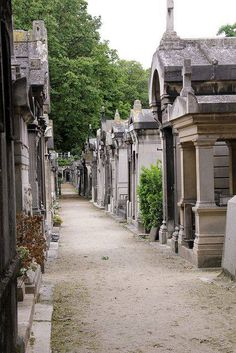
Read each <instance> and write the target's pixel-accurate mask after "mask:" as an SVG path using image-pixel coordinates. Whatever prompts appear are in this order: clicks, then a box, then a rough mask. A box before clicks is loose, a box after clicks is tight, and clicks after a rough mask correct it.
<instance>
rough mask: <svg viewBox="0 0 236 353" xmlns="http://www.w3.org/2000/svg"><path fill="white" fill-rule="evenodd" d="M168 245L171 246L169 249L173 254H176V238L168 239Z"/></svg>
mask: <svg viewBox="0 0 236 353" xmlns="http://www.w3.org/2000/svg"><path fill="white" fill-rule="evenodd" d="M170 247H171V250H172V251H173V252H174V253H175V254H178V252H179V251H178V240H175V239H173V238H172V239H171V240H170Z"/></svg>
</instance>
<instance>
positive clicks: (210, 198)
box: [193, 137, 226, 267]
mask: <svg viewBox="0 0 236 353" xmlns="http://www.w3.org/2000/svg"><path fill="white" fill-rule="evenodd" d="M215 141H216V140H215V139H210V138H209V137H206V138H205V139H201V140H198V141H196V142H195V147H196V177H197V178H196V179H197V203H196V206H195V207H194V208H193V210H194V212H195V240H194V247H193V261H194V263H195V264H196V265H197V266H198V267H217V266H220V264H221V258H222V249H223V242H224V233H225V217H226V208H225V207H217V206H216V204H215V192H214V144H215Z"/></svg>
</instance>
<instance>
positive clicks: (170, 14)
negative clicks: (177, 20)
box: [166, 0, 174, 32]
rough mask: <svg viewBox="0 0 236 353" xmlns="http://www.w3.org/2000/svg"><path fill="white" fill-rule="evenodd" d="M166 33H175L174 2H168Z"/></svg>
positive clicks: (171, 0) (172, 0)
mask: <svg viewBox="0 0 236 353" xmlns="http://www.w3.org/2000/svg"><path fill="white" fill-rule="evenodd" d="M166 32H174V0H167V18H166Z"/></svg>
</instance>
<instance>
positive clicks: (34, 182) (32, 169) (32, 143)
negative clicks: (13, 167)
mask: <svg viewBox="0 0 236 353" xmlns="http://www.w3.org/2000/svg"><path fill="white" fill-rule="evenodd" d="M37 150H38V132H37V128H34V127H30V128H29V159H30V162H29V181H30V185H31V190H32V206H33V212H34V213H39V212H40V205H39V186H38V176H37V170H38V153H37Z"/></svg>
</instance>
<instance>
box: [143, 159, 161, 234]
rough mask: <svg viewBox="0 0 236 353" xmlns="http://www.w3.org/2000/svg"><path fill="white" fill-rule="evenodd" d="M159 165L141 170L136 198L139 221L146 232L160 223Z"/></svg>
mask: <svg viewBox="0 0 236 353" xmlns="http://www.w3.org/2000/svg"><path fill="white" fill-rule="evenodd" d="M161 170H162V169H161V165H160V163H158V164H157V165H156V166H155V165H151V166H150V168H142V173H141V176H140V183H139V186H138V196H139V202H140V213H141V221H142V223H143V225H144V227H145V229H146V230H147V231H150V229H151V228H152V227H160V225H161V222H162V172H161Z"/></svg>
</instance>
